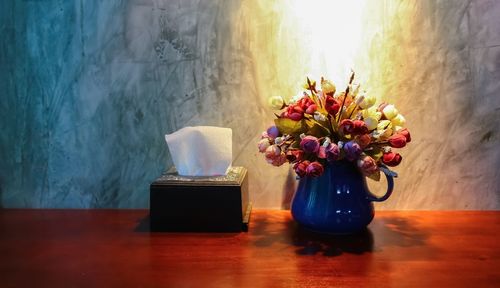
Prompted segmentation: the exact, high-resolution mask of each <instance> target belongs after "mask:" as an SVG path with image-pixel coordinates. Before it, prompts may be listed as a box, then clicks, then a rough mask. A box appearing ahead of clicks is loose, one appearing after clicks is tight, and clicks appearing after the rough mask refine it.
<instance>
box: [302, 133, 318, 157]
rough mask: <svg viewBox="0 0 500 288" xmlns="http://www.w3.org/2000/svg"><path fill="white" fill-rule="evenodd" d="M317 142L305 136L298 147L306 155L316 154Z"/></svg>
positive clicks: (312, 137)
mask: <svg viewBox="0 0 500 288" xmlns="http://www.w3.org/2000/svg"><path fill="white" fill-rule="evenodd" d="M319 146H320V144H319V141H318V138H316V137H314V136H305V137H304V138H302V140H301V141H300V147H301V148H302V150H304V152H306V153H316V152H318V150H319Z"/></svg>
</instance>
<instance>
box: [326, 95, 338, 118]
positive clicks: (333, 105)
mask: <svg viewBox="0 0 500 288" xmlns="http://www.w3.org/2000/svg"><path fill="white" fill-rule="evenodd" d="M325 109H326V111H327V112H328V114H330V115H332V116H335V115H336V114H337V113H338V112H339V110H340V103H339V102H338V101H337V100H336V99H335V98H333V97H332V96H326V99H325Z"/></svg>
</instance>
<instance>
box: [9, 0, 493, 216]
mask: <svg viewBox="0 0 500 288" xmlns="http://www.w3.org/2000/svg"><path fill="white" fill-rule="evenodd" d="M296 2H298V1H295V2H293V1H292V4H293V3H295V4H297V3H296ZM358 2H359V3H364V2H366V3H364V4H366V5H364V8H363V9H361V10H358V11H332V15H343V14H347V15H349V13H352V14H353V20H352V22H351V20H347V21H348V22H349V23H350V24H353V23H354V22H355V21H361V22H356V23H358V24H359V23H361V24H360V25H361V26H359V27H362V29H358V30H356V31H353V32H352V33H353V34H354V33H355V34H356V36H357V37H358V38H359V40H360V41H359V43H358V44H359V45H357V46H356V49H357V50H356V53H355V54H352V53H351V54H350V55H348V56H349V57H351V58H349V59H350V61H344V60H342V59H343V58H342V57H346V55H339V58H342V59H341V60H342V61H339V62H338V63H342V64H343V65H347V64H349V65H351V66H352V67H353V68H354V69H355V70H356V71H357V72H358V75H359V79H360V80H361V81H362V83H366V86H365V88H366V89H368V91H369V92H371V93H374V94H376V95H377V96H380V97H383V98H384V99H386V100H389V101H391V102H394V103H395V104H396V105H397V106H398V108H399V110H400V111H401V112H402V113H404V115H405V116H406V118H407V120H408V122H409V124H408V126H409V128H410V129H411V131H412V138H413V139H414V140H413V141H412V143H411V144H412V145H410V146H409V147H408V148H406V149H405V150H403V152H402V154H403V157H404V158H405V159H404V161H403V163H402V164H401V165H400V166H399V167H398V168H397V169H396V170H397V171H398V172H399V173H400V176H401V177H400V178H399V179H398V180H397V182H396V185H397V189H396V191H395V194H394V196H392V197H391V199H389V200H388V201H387V202H386V203H382V204H379V206H378V208H379V209H499V208H500V197H499V194H500V180H499V179H500V172H499V171H500V170H499V168H500V150H499V149H498V147H499V143H500V137H499V132H500V128H499V127H500V95H499V94H500V81H499V79H500V28H499V27H500V20H499V19H500V18H498V17H497V15H499V14H500V2H498V1H494V0H491V1H488V0H471V1H454V0H447V1H434V0H427V1H418V0H413V1H396V0H394V1H389V0H385V1H363V0H358ZM312 3H313V4H314V5H317V8H313V9H311V12H309V11H307V10H305V9H304V13H303V14H301V13H300V11H301V10H300V9H299V11H298V12H299V13H297V10H293V11H292V10H291V8H290V6H293V5H291V4H290V2H285V1H277V0H276V1H264V0H255V1H249V0H247V1H185V0H184V1H181V0H178V1H171V0H169V1H166V0H164V1H161V0H130V1H104V2H103V1H83V0H80V1H51V0H47V1H2V3H1V4H0V31H1V32H0V33H1V36H2V41H1V42H0V91H1V92H0V93H1V99H2V101H0V115H1V118H0V130H1V133H0V161H1V162H0V204H1V205H2V206H3V207H147V206H148V201H149V199H148V185H149V183H150V182H151V181H152V180H153V179H154V178H155V177H156V176H158V175H159V174H160V172H161V171H162V170H164V169H165V167H168V166H170V164H171V160H170V158H169V155H168V152H167V149H166V145H165V144H164V140H163V135H164V134H165V133H170V132H173V131H175V130H177V129H179V128H182V127H184V126H187V125H216V126H226V127H230V128H232V129H233V141H234V149H233V151H234V162H235V164H237V165H244V166H246V167H248V168H249V171H250V177H251V178H250V189H251V196H252V198H253V201H254V203H255V206H257V207H286V202H287V199H289V197H290V193H291V191H293V189H294V185H295V180H294V177H293V174H292V173H290V171H289V170H288V167H286V166H284V167H281V168H274V167H271V166H268V165H267V164H266V163H265V161H264V160H263V159H262V157H261V156H262V155H259V154H258V153H257V152H256V148H255V143H256V141H257V139H258V137H259V134H260V132H261V130H263V129H264V128H265V127H267V126H268V125H269V124H270V123H271V121H272V117H271V116H272V111H270V110H269V109H268V108H267V107H266V98H267V97H268V96H271V95H284V96H291V95H293V94H295V93H296V92H297V89H298V88H299V85H298V84H299V83H300V81H302V79H303V76H304V75H306V74H310V73H312V74H314V73H321V71H323V70H324V71H327V72H329V73H330V72H332V71H333V72H335V71H343V70H341V69H337V70H335V69H332V67H331V65H330V66H328V63H331V61H322V59H323V60H325V59H326V60H332V61H333V60H335V57H336V56H332V54H331V53H330V54H328V57H326V56H324V55H323V58H321V57H320V58H318V57H319V56H317V55H316V54H313V55H311V54H310V51H311V49H313V48H314V47H317V46H314V45H313V47H311V45H310V43H309V40H310V39H309V38H308V35H309V33H307V30H305V28H304V27H307V26H303V25H304V24H303V23H304V19H306V20H307V19H313V20H312V21H319V19H323V18H324V17H323V16H321V17H317V19H314V15H317V13H319V12H318V11H321V10H322V7H321V3H319V2H318V3H316V2H312ZM323 10H324V9H323ZM292 12H293V13H292ZM360 15H361V16H362V18H360V17H357V16H360ZM356 19H357V20H356ZM359 19H361V20H359ZM326 23H329V22H326ZM349 26H351V27H354V25H347V24H346V27H345V29H349ZM356 27H358V26H356ZM325 37H330V36H329V35H325ZM345 41H346V40H345V39H342V40H341V39H339V40H338V42H339V44H338V45H342V43H343V42H345ZM347 42H349V41H347ZM344 45H347V44H344ZM353 47H354V46H353ZM353 49H354V48H353ZM325 51H330V50H329V49H325ZM332 51H337V50H335V49H333V48H332ZM323 52H324V51H323ZM320 56H321V55H320ZM354 56H355V57H354ZM325 62H328V63H327V64H325ZM318 63H319V64H318ZM342 68H345V67H342ZM327 74H328V73H327ZM326 76H331V77H333V78H334V79H338V78H341V79H342V77H343V75H340V77H339V75H338V74H337V75H326ZM371 186H373V189H374V191H381V190H382V187H381V186H382V185H379V184H377V183H375V184H371Z"/></svg>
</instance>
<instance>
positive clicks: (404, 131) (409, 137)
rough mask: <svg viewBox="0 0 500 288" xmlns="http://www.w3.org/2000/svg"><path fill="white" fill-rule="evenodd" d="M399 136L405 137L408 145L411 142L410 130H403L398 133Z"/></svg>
mask: <svg viewBox="0 0 500 288" xmlns="http://www.w3.org/2000/svg"><path fill="white" fill-rule="evenodd" d="M398 134H401V135H403V136H405V138H406V143H409V142H411V136H410V131H409V130H408V129H406V128H404V129H401V130H399V131H398Z"/></svg>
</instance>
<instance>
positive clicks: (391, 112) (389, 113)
mask: <svg viewBox="0 0 500 288" xmlns="http://www.w3.org/2000/svg"><path fill="white" fill-rule="evenodd" d="M382 113H383V114H384V116H385V118H387V119H389V120H391V119H392V118H394V117H396V115H398V113H399V112H398V109H396V107H395V106H394V105H392V104H389V105H386V106H385V107H384V108H383V109H382Z"/></svg>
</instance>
